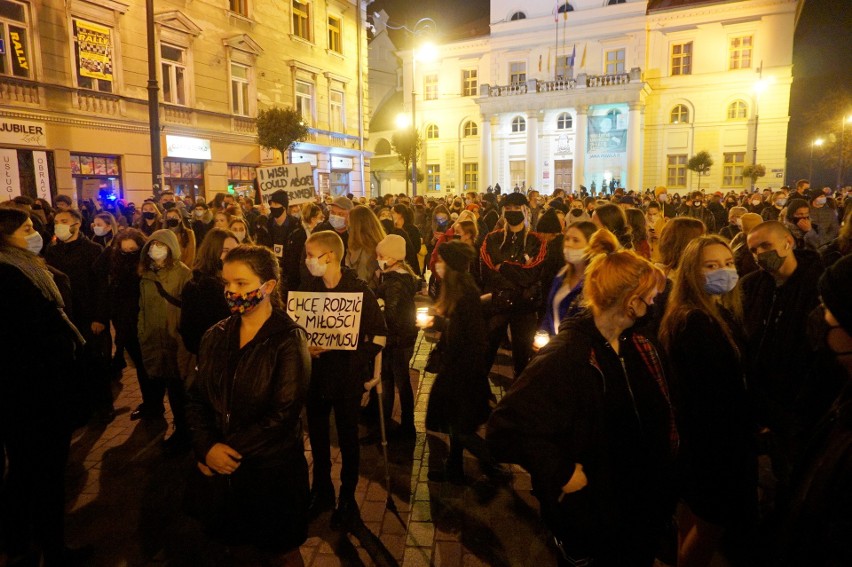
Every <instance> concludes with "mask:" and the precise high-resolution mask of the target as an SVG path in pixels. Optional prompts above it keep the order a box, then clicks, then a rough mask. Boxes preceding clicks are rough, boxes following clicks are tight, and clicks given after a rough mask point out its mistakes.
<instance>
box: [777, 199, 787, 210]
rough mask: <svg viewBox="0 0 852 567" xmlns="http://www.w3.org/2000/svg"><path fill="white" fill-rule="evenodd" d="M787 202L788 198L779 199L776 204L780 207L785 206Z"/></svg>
mask: <svg viewBox="0 0 852 567" xmlns="http://www.w3.org/2000/svg"><path fill="white" fill-rule="evenodd" d="M786 204H787V199H777V200H776V201H775V206H776V207H778V208H779V209H781V208H783V207H784V205H786Z"/></svg>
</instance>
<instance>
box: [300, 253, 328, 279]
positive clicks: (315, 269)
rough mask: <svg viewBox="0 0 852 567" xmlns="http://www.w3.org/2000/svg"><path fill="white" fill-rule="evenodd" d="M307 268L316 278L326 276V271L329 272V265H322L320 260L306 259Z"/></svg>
mask: <svg viewBox="0 0 852 567" xmlns="http://www.w3.org/2000/svg"><path fill="white" fill-rule="evenodd" d="M305 266H307V267H308V271H309V272H310V273H311V275H312V276H314V277H315V278H321V277H323V276H324V275H325V272H326V270H328V264H326V263H325V262H323V263H320V259H319V258H306V259H305Z"/></svg>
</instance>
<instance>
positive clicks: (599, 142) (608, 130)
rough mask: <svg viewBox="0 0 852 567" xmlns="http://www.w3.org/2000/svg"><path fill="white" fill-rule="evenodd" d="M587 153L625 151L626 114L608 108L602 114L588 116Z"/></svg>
mask: <svg viewBox="0 0 852 567" xmlns="http://www.w3.org/2000/svg"><path fill="white" fill-rule="evenodd" d="M588 124H589V130H588V145H587V147H586V153H588V154H612V153H624V152H626V151H627V115H626V113H624V112H620V111H619V110H615V109H613V110H610V111H609V112H607V113H606V114H604V115H599V116H593V115H591V114H590V115H589V118H588Z"/></svg>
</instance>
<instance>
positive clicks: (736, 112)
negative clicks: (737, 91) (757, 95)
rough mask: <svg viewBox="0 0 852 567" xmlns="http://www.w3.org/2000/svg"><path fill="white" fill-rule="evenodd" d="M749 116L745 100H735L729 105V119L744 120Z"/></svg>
mask: <svg viewBox="0 0 852 567" xmlns="http://www.w3.org/2000/svg"><path fill="white" fill-rule="evenodd" d="M747 117H748V106H746V103H745V101H742V100H735V101H734V102H732V103H731V104H729V105H728V120H743V119H745V118H747Z"/></svg>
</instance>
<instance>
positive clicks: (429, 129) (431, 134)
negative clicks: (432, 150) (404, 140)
mask: <svg viewBox="0 0 852 567" xmlns="http://www.w3.org/2000/svg"><path fill="white" fill-rule="evenodd" d="M426 139H427V140H437V139H438V127H437V126H436V125H435V124H429V125H428V126H426Z"/></svg>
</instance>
